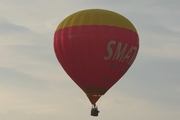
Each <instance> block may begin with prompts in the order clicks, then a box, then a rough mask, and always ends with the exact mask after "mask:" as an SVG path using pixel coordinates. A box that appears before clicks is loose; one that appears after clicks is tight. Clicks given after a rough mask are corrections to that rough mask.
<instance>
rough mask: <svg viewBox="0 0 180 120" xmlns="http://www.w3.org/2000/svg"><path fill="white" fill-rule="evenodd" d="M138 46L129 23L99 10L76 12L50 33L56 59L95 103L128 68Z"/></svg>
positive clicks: (109, 12)
mask: <svg viewBox="0 0 180 120" xmlns="http://www.w3.org/2000/svg"><path fill="white" fill-rule="evenodd" d="M138 49H139V37H138V34H137V31H136V29H135V27H134V26H133V25H132V23H131V22H130V21H129V20H128V19H126V18H125V17H123V16H122V15H120V14H118V13H115V12H112V11H108V10H101V9H89V10H82V11H79V12H76V13H74V14H72V15H70V16H68V17H67V18H65V19H64V20H63V21H62V22H61V23H60V24H59V26H58V27H57V29H56V31H55V34H54V50H55V54H56V56H57V59H58V61H59V62H60V64H61V66H62V67H63V69H64V70H65V71H66V73H67V74H68V75H69V76H70V77H71V78H72V80H73V81H74V82H75V83H76V84H77V85H78V86H79V87H80V88H81V89H82V90H83V91H84V92H85V93H86V95H87V96H88V98H89V100H90V102H91V103H92V104H95V103H96V102H97V100H98V99H99V98H100V97H101V96H102V95H104V94H105V93H106V92H107V91H108V90H109V89H110V88H111V87H112V86H113V85H114V84H115V83H116V82H117V81H118V80H119V79H120V78H121V77H122V76H123V75H124V74H125V73H126V71H127V70H128V69H129V67H130V66H131V65H132V63H133V62H134V60H135V58H136V55H137V53H138Z"/></svg>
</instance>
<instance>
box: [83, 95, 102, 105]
mask: <svg viewBox="0 0 180 120" xmlns="http://www.w3.org/2000/svg"><path fill="white" fill-rule="evenodd" d="M86 95H87V97H88V98H89V101H90V102H91V104H95V103H96V102H97V101H98V100H99V98H100V97H101V96H102V95H97V94H95V95H93V94H86Z"/></svg>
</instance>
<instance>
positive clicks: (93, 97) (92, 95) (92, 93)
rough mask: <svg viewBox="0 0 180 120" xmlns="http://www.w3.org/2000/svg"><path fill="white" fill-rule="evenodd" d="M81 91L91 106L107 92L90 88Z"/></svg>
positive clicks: (104, 89) (103, 89) (102, 89)
mask: <svg viewBox="0 0 180 120" xmlns="http://www.w3.org/2000/svg"><path fill="white" fill-rule="evenodd" d="M82 90H83V91H84V92H85V93H86V95H87V97H88V99H89V101H90V102H91V103H92V104H95V103H96V102H97V101H98V100H99V98H100V97H101V96H102V95H104V94H105V93H106V92H107V90H108V89H107V88H98V87H97V88H96V87H91V88H83V89H82Z"/></svg>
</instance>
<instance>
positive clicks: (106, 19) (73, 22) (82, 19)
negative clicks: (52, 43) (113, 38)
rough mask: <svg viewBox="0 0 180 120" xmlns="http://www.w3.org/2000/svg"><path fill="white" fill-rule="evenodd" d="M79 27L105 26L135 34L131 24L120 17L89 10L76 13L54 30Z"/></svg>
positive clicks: (115, 14)
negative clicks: (123, 29) (130, 31)
mask: <svg viewBox="0 0 180 120" xmlns="http://www.w3.org/2000/svg"><path fill="white" fill-rule="evenodd" d="M80 25H107V26H117V27H120V28H126V29H129V30H132V31H134V32H137V31H136V29H135V27H134V26H133V24H132V23H131V22H130V21H129V20H128V19H127V18H125V17H123V16H122V15H120V14H118V13H115V12H112V11H108V10H102V9H89V10H83V11H79V12H76V13H74V14H72V15H70V16H68V17H67V18H66V19H64V20H63V21H62V22H61V23H60V24H59V26H58V27H57V29H56V30H59V29H62V28H65V27H71V26H80Z"/></svg>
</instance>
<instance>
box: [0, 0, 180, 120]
mask: <svg viewBox="0 0 180 120" xmlns="http://www.w3.org/2000/svg"><path fill="white" fill-rule="evenodd" d="M179 6H180V1H179V0H150V1H149V0H1V1H0V120H92V119H97V120H179V119H180V53H179V52H180V24H179V23H180V7H179ZM90 8H100V9H108V10H111V11H115V12H118V13H120V14H122V15H123V16H125V17H126V18H128V19H129V20H130V21H131V22H132V23H133V24H134V26H135V27H136V29H137V31H138V34H139V37H140V49H139V53H138V56H137V58H136V60H135V62H134V64H133V65H132V66H131V68H130V69H129V71H128V72H127V73H126V74H125V75H124V76H123V77H122V78H121V80H120V81H119V82H118V83H117V84H116V85H115V86H113V87H112V88H111V89H110V90H109V91H108V92H107V93H106V95H104V96H103V97H102V98H101V99H100V100H99V101H98V103H97V104H98V106H99V109H100V114H99V116H98V117H97V118H94V117H92V116H90V109H91V104H90V102H89V101H88V99H87V97H86V95H85V94H84V93H83V92H82V91H81V89H80V88H78V87H77V85H76V84H75V83H74V82H73V81H72V80H71V79H70V78H69V77H68V76H67V74H66V73H65V72H64V71H63V69H62V68H61V66H60V64H59V63H58V61H57V59H56V56H55V54H54V49H53V37H54V32H55V30H56V27H57V26H58V24H59V23H60V22H61V21H62V20H63V19H64V18H65V17H67V16H68V15H70V14H72V13H74V12H77V11H79V10H83V9H90Z"/></svg>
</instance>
